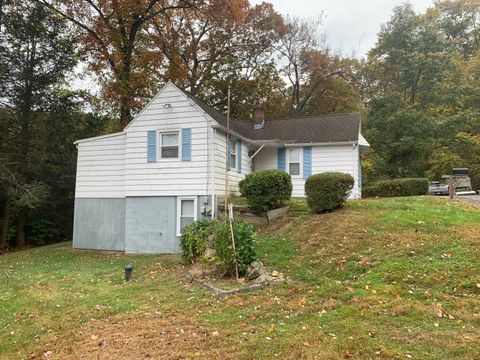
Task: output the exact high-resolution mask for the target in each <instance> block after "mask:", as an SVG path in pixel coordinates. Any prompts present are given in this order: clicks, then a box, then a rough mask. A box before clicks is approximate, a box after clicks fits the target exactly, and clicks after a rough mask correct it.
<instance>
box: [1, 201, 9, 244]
mask: <svg viewBox="0 0 480 360" xmlns="http://www.w3.org/2000/svg"><path fill="white" fill-rule="evenodd" d="M9 226H10V208H9V206H8V204H7V205H5V209H4V213H3V225H2V238H1V239H0V249H6V248H7V247H8V229H9Z"/></svg>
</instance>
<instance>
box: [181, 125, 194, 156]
mask: <svg viewBox="0 0 480 360" xmlns="http://www.w3.org/2000/svg"><path fill="white" fill-rule="evenodd" d="M190 160H192V129H190V128H188V129H182V161H190Z"/></svg>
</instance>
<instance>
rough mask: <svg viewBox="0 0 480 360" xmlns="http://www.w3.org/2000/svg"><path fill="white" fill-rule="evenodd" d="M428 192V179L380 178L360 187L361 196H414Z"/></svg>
mask: <svg viewBox="0 0 480 360" xmlns="http://www.w3.org/2000/svg"><path fill="white" fill-rule="evenodd" d="M427 192H428V179H426V178H405V179H394V180H382V181H378V182H375V183H373V184H370V185H368V186H365V187H364V188H363V189H362V196H363V197H365V198H366V197H375V196H378V197H390V196H415V195H426V194H427Z"/></svg>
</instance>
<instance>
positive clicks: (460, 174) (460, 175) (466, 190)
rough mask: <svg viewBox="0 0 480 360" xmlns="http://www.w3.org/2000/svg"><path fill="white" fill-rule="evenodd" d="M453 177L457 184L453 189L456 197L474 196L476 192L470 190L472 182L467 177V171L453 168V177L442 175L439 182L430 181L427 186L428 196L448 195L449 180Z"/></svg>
mask: <svg viewBox="0 0 480 360" xmlns="http://www.w3.org/2000/svg"><path fill="white" fill-rule="evenodd" d="M452 176H454V177H455V180H456V182H457V184H456V187H455V195H456V196H469V195H476V192H475V191H474V190H473V189H472V182H471V181H470V177H469V176H468V169H464V168H455V169H453V175H442V180H441V181H431V182H430V183H429V186H428V194H429V195H448V194H449V187H450V186H449V184H450V178H451V177H452Z"/></svg>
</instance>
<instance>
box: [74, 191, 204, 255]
mask: <svg viewBox="0 0 480 360" xmlns="http://www.w3.org/2000/svg"><path fill="white" fill-rule="evenodd" d="M209 200H210V197H209V196H198V197H197V218H198V219H201V218H204V217H207V218H208V217H210V216H211V215H202V214H201V212H202V211H201V210H202V207H204V206H206V204H205V202H207V201H209ZM176 221H177V197H176V196H149V197H127V198H126V199H110V198H105V199H100V198H97V199H93V198H77V199H75V219H74V233H73V247H74V248H77V249H98V250H118V251H125V252H126V253H142V254H149V253H178V252H180V238H179V237H177V236H176V230H177V229H176Z"/></svg>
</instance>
